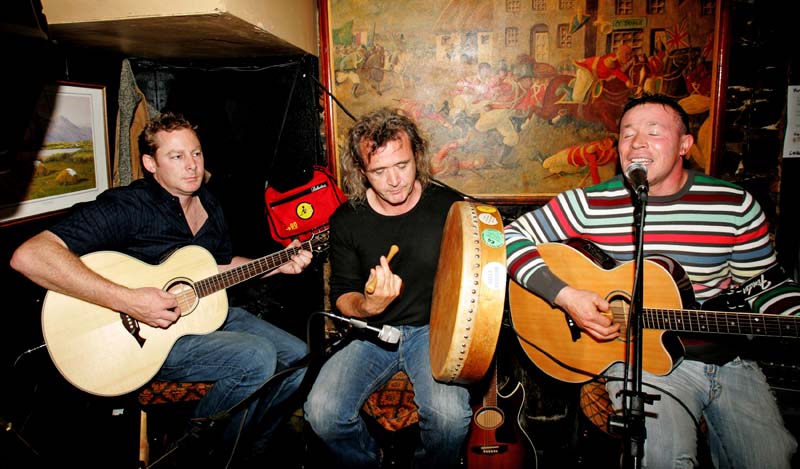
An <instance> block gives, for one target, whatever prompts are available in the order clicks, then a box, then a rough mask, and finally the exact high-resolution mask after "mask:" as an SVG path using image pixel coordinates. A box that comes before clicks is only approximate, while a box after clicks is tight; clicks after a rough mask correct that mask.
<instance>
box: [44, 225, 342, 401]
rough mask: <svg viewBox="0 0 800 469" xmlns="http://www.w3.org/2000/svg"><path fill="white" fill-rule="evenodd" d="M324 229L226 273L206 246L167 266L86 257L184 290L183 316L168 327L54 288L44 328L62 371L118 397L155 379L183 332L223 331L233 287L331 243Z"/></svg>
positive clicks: (110, 270)
mask: <svg viewBox="0 0 800 469" xmlns="http://www.w3.org/2000/svg"><path fill="white" fill-rule="evenodd" d="M328 237H329V235H328V232H327V230H321V231H319V232H317V233H315V234H313V236H312V237H311V238H310V239H308V240H307V241H305V242H303V243H302V244H301V246H300V247H298V248H294V247H290V248H286V249H284V250H282V251H279V252H276V253H274V254H270V255H268V256H264V257H261V258H259V259H255V260H253V261H250V262H248V263H246V264H242V265H240V266H238V267H235V268H232V269H229V270H227V271H225V272H219V270H218V267H217V262H216V261H215V260H214V257H213V256H212V255H211V253H209V252H208V251H207V250H206V249H204V248H202V247H200V246H185V247H183V248H181V249H178V250H177V251H175V252H174V253H172V254H171V255H170V256H169V258H167V259H166V260H165V261H164V262H163V263H161V264H159V265H150V264H146V263H144V262H142V261H139V260H138V259H135V258H133V257H130V256H128V255H126V254H122V253H118V252H113V251H98V252H94V253H90V254H86V255H85V256H82V257H81V260H82V261H83V263H84V264H86V265H87V266H88V267H89V268H90V269H92V270H93V271H95V272H97V273H99V274H101V275H102V276H104V277H106V278H107V279H109V280H111V281H113V282H116V283H119V284H121V285H124V286H127V287H129V288H141V287H156V288H161V289H163V290H165V291H169V292H171V293H174V294H176V295H177V299H178V304H179V306H180V310H181V316H180V318H179V319H178V320H177V321H176V322H175V323H174V324H172V325H171V326H170V327H169V328H167V329H161V328H156V327H151V326H148V325H147V324H143V323H140V322H139V321H137V320H135V319H133V318H132V317H130V316H129V315H127V314H125V313H120V312H116V311H113V310H111V309H108V308H104V307H102V306H98V305H96V304H93V303H89V302H86V301H83V300H80V299H78V298H74V297H72V296H69V295H64V294H61V293H58V292H54V291H48V292H47V293H46V295H45V298H44V303H43V305H42V331H43V334H44V340H45V343H46V344H47V350H48V351H49V352H50V357H51V358H52V360H53V363H54V364H55V366H56V368H57V369H58V371H59V372H60V373H61V374H62V375H63V376H64V378H66V379H67V381H69V382H70V383H72V384H73V385H74V386H76V387H77V388H79V389H82V390H84V391H86V392H88V393H91V394H96V395H99V396H118V395H121V394H125V393H128V392H131V391H134V390H136V389H138V388H139V387H141V386H143V385H144V384H146V383H147V382H148V381H150V379H151V378H153V376H155V374H156V373H157V372H158V370H159V369H160V368H161V365H163V363H164V361H165V360H166V358H167V355H168V354H169V351H170V350H171V349H172V346H173V345H174V344H175V341H177V340H178V339H179V338H180V337H182V336H184V335H189V334H208V333H210V332H213V331H215V330H217V329H218V328H219V327H220V326H222V324H223V323H224V322H225V318H226V317H227V315H228V298H227V295H226V293H225V289H226V288H228V287H231V286H233V285H236V284H238V283H241V282H243V281H245V280H248V279H251V278H253V277H256V276H259V275H262V274H265V273H268V272H270V271H272V270H274V269H277V268H278V267H280V266H281V265H283V264H285V263H287V262H289V261H290V260H291V257H292V256H293V255H295V254H297V252H298V251H299V250H300V249H305V250H308V251H313V252H320V251H322V250H324V249H325V248H326V247H327V244H328Z"/></svg>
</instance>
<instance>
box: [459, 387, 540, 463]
mask: <svg viewBox="0 0 800 469" xmlns="http://www.w3.org/2000/svg"><path fill="white" fill-rule="evenodd" d="M524 402H525V388H523V387H522V384H521V383H517V386H516V387H515V388H514V390H513V391H511V393H510V394H508V395H505V396H504V395H502V394H500V393H497V406H487V405H482V406H479V407H477V408H476V409H475V412H474V414H473V417H472V427H471V428H470V434H469V438H468V444H467V467H471V468H480V469H515V468H523V467H530V466H531V465H532V461H533V458H534V457H535V453H534V452H535V449H534V447H533V443H532V442H531V439H530V438H529V437H528V435H527V434H526V433H525V431H524V430H523V429H522V426H521V423H520V420H521V418H522V405H523V403H524Z"/></svg>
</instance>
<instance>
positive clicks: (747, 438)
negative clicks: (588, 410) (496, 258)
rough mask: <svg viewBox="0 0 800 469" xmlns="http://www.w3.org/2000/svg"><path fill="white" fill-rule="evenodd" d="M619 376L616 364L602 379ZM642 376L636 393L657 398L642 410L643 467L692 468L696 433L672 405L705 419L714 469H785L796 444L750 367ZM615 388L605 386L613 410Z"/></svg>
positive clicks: (690, 364) (745, 363)
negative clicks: (643, 437)
mask: <svg viewBox="0 0 800 469" xmlns="http://www.w3.org/2000/svg"><path fill="white" fill-rule="evenodd" d="M623 370H624V366H623V365H622V364H621V363H617V364H615V365H613V366H612V367H611V368H610V369H609V370H608V372H607V373H606V374H607V376H617V377H621V376H622V372H623ZM642 375H643V376H642V384H643V386H642V391H643V392H645V393H647V394H655V395H659V396H660V400H656V401H655V402H654V403H653V404H652V405H649V404H648V405H645V413H646V417H645V427H646V432H647V433H646V439H645V446H644V458H643V459H642V465H643V466H644V467H652V468H657V469H661V468H690V467H696V466H697V463H698V462H697V431H696V427H695V424H694V421H693V419H692V417H691V416H690V415H689V414H688V412H687V410H686V409H684V408H683V407H681V406H680V405H679V404H678V403H677V402H676V401H675V399H679V400H680V401H681V402H683V404H685V405H686V406H687V407H688V409H689V410H690V411H691V413H692V414H693V415H694V419H697V420H699V419H700V416H701V415H702V416H704V417H705V420H706V425H707V427H708V440H709V448H710V450H711V458H712V461H713V463H714V466H715V467H717V468H733V467H737V468H762V467H764V468H766V467H769V468H770V469H779V468H789V467H790V465H791V459H792V455H793V454H794V452H795V450H796V449H797V442H796V441H795V439H794V437H793V436H792V435H791V433H789V432H788V431H787V430H786V428H785V427H784V425H783V417H782V416H781V414H780V410H779V409H778V405H777V403H776V401H775V397H774V396H773V394H772V392H771V390H770V388H769V385H768V384H767V381H766V378H765V377H764V374H763V373H762V372H761V369H760V368H759V367H758V365H757V364H756V363H754V362H752V361H749V360H742V359H739V358H736V359H734V360H732V361H730V362H728V363H726V364H725V365H723V366H718V365H710V364H706V363H702V362H698V361H692V360H684V361H682V362H681V363H680V364H679V365H678V366H677V367H676V368H675V369H674V370H672V372H670V373H669V374H667V375H665V376H656V375H652V374H650V373H647V372H643V374H642ZM649 385H653V386H657V387H658V388H660V389H656V388H654V387H650V386H649ZM621 387H622V383H621V382H620V381H609V382H608V383H607V385H606V388H607V389H608V392H609V395H610V397H611V400H612V402H613V405H614V407H615V408H616V409H620V408H621V405H622V404H621V399H620V396H617V391H619V390H620V389H621ZM661 389H663V390H664V391H667V392H669V393H670V394H672V395H673V396H674V397H671V396H670V395H669V394H667V392H663V391H661Z"/></svg>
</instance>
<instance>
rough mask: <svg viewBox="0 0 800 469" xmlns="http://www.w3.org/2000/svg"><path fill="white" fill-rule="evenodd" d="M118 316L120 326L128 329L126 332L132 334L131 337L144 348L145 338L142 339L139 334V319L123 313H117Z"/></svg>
mask: <svg viewBox="0 0 800 469" xmlns="http://www.w3.org/2000/svg"><path fill="white" fill-rule="evenodd" d="M119 318H120V320H121V321H122V327H124V328H125V330H126V331H128V334H130V335H132V336H133V338H134V339H136V343H137V344H139V347H140V348H144V343H145V341H146V340H147V339H144V338H142V336H141V335H139V332H141V328H140V327H139V321H137V320H136V319H133V318H132V317H130V316H128V315H127V314H125V313H119Z"/></svg>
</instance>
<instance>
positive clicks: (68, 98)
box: [0, 82, 110, 224]
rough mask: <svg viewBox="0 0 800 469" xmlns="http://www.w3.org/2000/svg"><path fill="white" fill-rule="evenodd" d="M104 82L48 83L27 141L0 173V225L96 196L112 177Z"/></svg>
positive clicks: (39, 214)
mask: <svg viewBox="0 0 800 469" xmlns="http://www.w3.org/2000/svg"><path fill="white" fill-rule="evenodd" d="M106 133H107V121H106V98H105V88H104V87H103V86H97V85H89V84H79V83H67V82H59V83H56V84H54V85H49V86H45V88H44V90H43V91H42V93H41V95H40V97H39V101H38V103H37V105H36V108H35V109H34V111H33V114H32V118H31V121H30V124H29V126H28V130H27V131H26V134H25V137H24V139H23V143H22V144H21V146H20V148H19V150H18V151H17V154H16V158H14V161H13V164H12V165H11V167H10V168H7V169H6V170H5V171H3V173H2V174H0V224H9V223H12V222H17V221H22V220H23V219H28V218H31V217H39V216H44V215H47V214H53V213H55V212H58V211H63V210H66V209H68V208H70V207H72V206H73V205H74V204H76V203H78V202H86V201H90V200H94V199H95V198H96V197H97V195H98V194H100V193H101V192H103V191H104V190H106V189H108V187H109V181H110V172H109V158H108V137H107V135H106Z"/></svg>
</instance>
